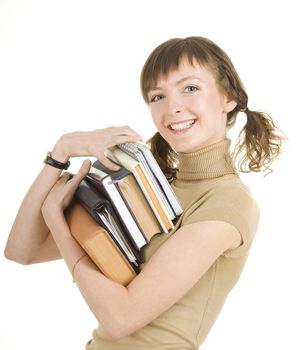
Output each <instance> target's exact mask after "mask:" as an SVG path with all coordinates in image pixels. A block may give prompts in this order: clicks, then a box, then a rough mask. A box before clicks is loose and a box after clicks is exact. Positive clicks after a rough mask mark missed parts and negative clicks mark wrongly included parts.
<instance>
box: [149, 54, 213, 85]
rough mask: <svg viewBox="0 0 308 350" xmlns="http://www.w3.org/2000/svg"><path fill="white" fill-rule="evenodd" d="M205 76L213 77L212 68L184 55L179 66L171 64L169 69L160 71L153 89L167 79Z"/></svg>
mask: <svg viewBox="0 0 308 350" xmlns="http://www.w3.org/2000/svg"><path fill="white" fill-rule="evenodd" d="M205 76H211V77H213V73H212V69H211V68H209V65H208V64H206V63H199V62H198V61H197V60H196V59H193V60H192V61H190V60H189V59H188V58H187V57H183V58H181V59H180V60H179V63H178V65H177V66H170V68H169V70H168V71H166V72H160V74H159V75H158V76H157V77H156V79H155V80H153V81H152V84H151V89H153V88H155V87H156V86H157V85H159V84H160V83H166V82H167V81H175V82H176V81H178V80H181V79H185V78H190V79H198V78H201V77H203V78H204V77H205ZM153 78H155V77H153Z"/></svg>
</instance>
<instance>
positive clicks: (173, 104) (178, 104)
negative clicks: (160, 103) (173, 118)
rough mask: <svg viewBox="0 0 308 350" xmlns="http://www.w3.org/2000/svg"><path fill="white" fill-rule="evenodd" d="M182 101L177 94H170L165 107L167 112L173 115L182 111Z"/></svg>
mask: <svg viewBox="0 0 308 350" xmlns="http://www.w3.org/2000/svg"><path fill="white" fill-rule="evenodd" d="M183 108H184V106H183V103H182V100H181V98H180V96H178V95H175V94H174V95H171V96H168V98H167V109H168V111H167V112H168V114H171V115H174V114H179V113H181V112H182V111H183Z"/></svg>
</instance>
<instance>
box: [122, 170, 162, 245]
mask: <svg viewBox="0 0 308 350" xmlns="http://www.w3.org/2000/svg"><path fill="white" fill-rule="evenodd" d="M117 184H118V186H119V189H120V191H121V194H122V195H123V196H124V198H125V200H126V202H127V204H128V206H129V208H130V211H132V212H133V214H134V216H135V218H136V220H137V222H138V224H139V226H140V228H141V229H142V232H143V233H144V235H145V236H146V238H147V239H148V241H150V240H151V238H152V237H153V236H154V235H156V234H157V233H160V232H161V227H160V225H159V223H158V221H157V219H156V217H155V215H154V214H153V212H152V210H151V208H150V206H149V204H148V202H147V200H146V199H145V197H144V195H143V194H142V191H141V189H140V187H139V186H138V184H137V182H136V181H135V179H134V176H133V175H132V174H131V175H129V176H125V177H124V178H122V179H121V180H120V181H119V182H118V183H117Z"/></svg>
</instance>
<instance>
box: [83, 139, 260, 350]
mask: <svg viewBox="0 0 308 350" xmlns="http://www.w3.org/2000/svg"><path fill="white" fill-rule="evenodd" d="M229 147H230V140H229V139H226V140H224V141H222V142H219V143H217V144H214V145H211V146H209V147H206V148H203V149H201V150H199V151H197V152H193V153H180V154H179V167H178V171H177V175H176V179H175V180H174V181H173V183H172V188H173V190H174V192H175V194H176V195H177V197H178V199H179V200H180V202H181V204H182V207H183V209H184V212H183V214H182V215H181V217H180V218H179V220H178V222H177V224H176V226H175V228H174V229H173V230H172V231H171V232H170V233H169V234H158V235H156V236H154V237H153V238H152V240H151V242H150V244H149V245H147V246H146V247H145V248H144V250H143V255H144V258H145V261H148V259H149V258H150V257H151V256H152V255H153V254H154V253H155V251H156V250H157V249H158V248H159V247H160V246H161V245H162V244H163V243H164V242H165V241H166V240H167V239H168V238H169V237H170V235H171V234H173V233H174V232H175V231H176V230H177V229H178V228H179V227H181V226H183V225H186V224H191V223H194V222H198V221H204V220H220V221H225V222H228V223H230V224H232V225H233V226H235V227H236V228H237V229H238V230H239V232H240V233H241V236H242V244H241V246H240V247H238V248H236V249H230V250H228V251H226V252H225V253H224V254H223V255H221V256H220V257H219V258H218V259H217V260H216V261H215V263H214V264H213V265H212V266H211V267H210V268H209V269H208V270H207V271H206V272H205V273H204V275H203V276H202V277H201V279H200V280H199V281H198V282H197V283H196V284H195V285H194V287H193V288H192V289H191V290H189V292H188V293H187V294H186V295H185V296H184V297H183V298H181V299H180V300H179V301H177V302H176V303H175V304H174V305H173V306H172V307H171V308H170V309H169V310H167V311H166V312H164V313H163V314H161V315H160V316H159V317H158V318H157V319H156V320H154V321H152V322H151V323H150V324H148V325H147V326H145V327H144V328H142V329H139V330H138V331H136V332H135V333H133V334H131V335H130V336H128V337H125V338H122V339H120V340H118V341H114V342H112V341H107V340H105V339H103V335H102V334H103V333H102V332H101V331H100V326H99V327H98V328H97V329H96V330H95V331H94V332H93V339H92V341H91V343H89V344H88V345H87V350H104V349H108V350H109V349H110V350H120V349H121V350H122V349H126V350H138V349H140V350H141V349H142V350H154V349H155V350H156V349H157V350H158V349H159V350H165V349H177V350H179V349H198V348H199V346H200V344H202V342H203V341H204V340H205V338H206V336H207V334H208V332H209V330H210V328H211V327H212V325H213V324H214V322H215V320H216V318H217V316H218V314H219V312H220V310H221V308H222V306H223V304H224V302H225V299H226V297H227V295H228V293H229V292H230V290H231V289H232V288H233V287H234V285H235V284H236V282H237V281H238V278H239V276H240V274H241V271H242V269H243V267H244V264H245V261H246V259H247V256H248V252H249V248H250V246H251V243H252V240H253V238H254V235H255V232H256V230H257V225H258V220H259V209H258V205H257V204H256V202H255V200H254V198H253V196H252V195H251V193H250V191H249V189H248V188H247V187H246V186H245V185H244V184H243V183H242V182H241V180H240V178H239V177H238V175H237V174H236V171H235V170H234V167H233V164H232V160H231V157H230V153H229ZM192 258H193V257H192Z"/></svg>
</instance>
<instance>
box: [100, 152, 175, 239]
mask: <svg viewBox="0 0 308 350" xmlns="http://www.w3.org/2000/svg"><path fill="white" fill-rule="evenodd" d="M105 154H106V156H107V157H108V158H110V159H111V160H113V161H115V162H117V163H119V164H121V165H122V166H123V167H124V168H126V169H127V170H129V171H131V172H132V173H133V174H134V176H135V179H136V180H137V182H138V184H139V185H140V187H141V189H142V191H143V193H144V195H145V197H146V199H147V201H148V203H149V204H150V206H151V208H152V211H153V213H154V215H155V217H156V218H157V220H158V221H159V224H160V225H161V227H162V229H163V231H164V232H165V233H168V230H167V228H166V226H165V225H164V223H163V221H162V219H161V217H160V216H159V214H158V213H157V210H156V208H155V205H154V203H153V201H152V199H151V197H150V195H149V194H148V191H147V190H146V188H145V186H144V184H143V182H142V180H141V179H140V177H139V175H138V173H137V171H136V169H135V165H139V166H140V167H141V170H142V172H143V174H144V176H145V177H146V178H147V180H148V184H149V186H150V187H151V188H152V190H153V192H154V193H155V194H156V193H157V191H156V190H155V188H153V184H152V181H151V180H150V179H149V178H148V174H147V172H146V171H145V169H144V167H143V165H142V164H141V163H140V162H138V161H137V160H136V159H134V158H132V157H131V156H130V155H128V154H127V153H125V152H124V151H122V150H121V149H120V148H116V147H114V148H112V149H108V150H106V152H105ZM132 163H133V164H134V165H133V164H132ZM156 198H157V200H158V202H159V204H160V206H161V208H162V210H163V211H164V213H165V215H166V216H167V218H169V216H168V213H167V212H166V210H165V207H164V205H163V203H162V201H161V199H160V197H159V196H156ZM168 221H169V222H170V224H171V225H172V227H173V222H172V221H171V220H168Z"/></svg>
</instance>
